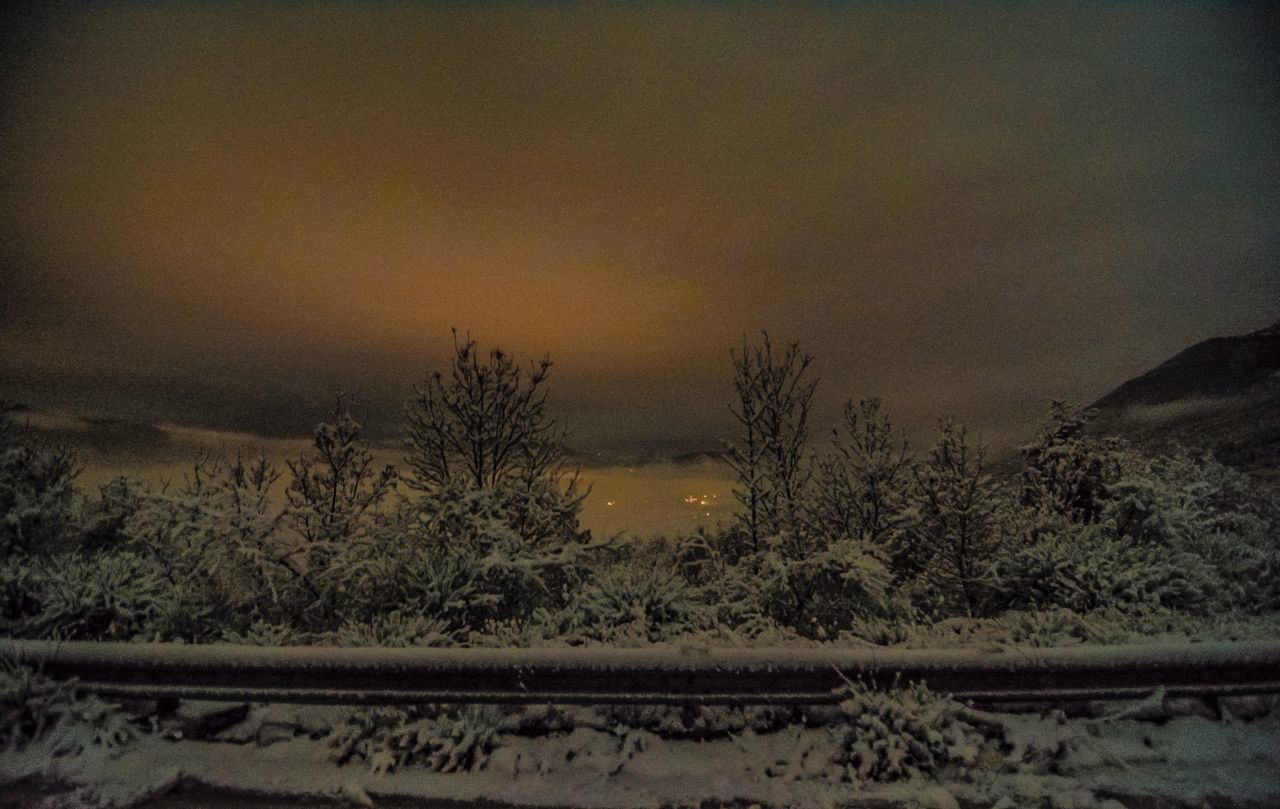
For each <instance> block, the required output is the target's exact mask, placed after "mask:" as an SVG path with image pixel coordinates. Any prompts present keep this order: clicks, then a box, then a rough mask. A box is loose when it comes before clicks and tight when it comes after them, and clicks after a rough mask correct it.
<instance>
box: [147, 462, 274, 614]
mask: <svg viewBox="0 0 1280 809" xmlns="http://www.w3.org/2000/svg"><path fill="white" fill-rule="evenodd" d="M279 478H280V472H279V471H278V470H277V469H276V468H275V466H274V464H272V462H271V461H270V460H269V459H267V458H266V457H265V456H263V455H261V454H248V455H246V454H244V453H239V454H237V455H235V456H227V455H225V454H222V453H209V454H206V455H204V456H202V457H201V458H200V459H198V460H197V461H196V462H195V463H194V464H193V465H192V467H191V471H190V473H189V475H188V476H187V478H186V480H185V482H184V484H183V485H181V486H179V487H178V488H177V489H176V490H170V488H169V487H165V489H163V490H162V491H160V492H157V493H154V494H151V495H150V496H148V497H146V498H144V502H143V504H142V505H141V507H140V508H139V509H138V510H137V512H135V513H134V514H133V515H132V516H130V517H129V518H128V520H127V521H126V523H125V528H124V533H125V535H126V537H127V538H128V544H129V546H130V547H131V549H136V550H139V551H141V552H143V553H144V554H145V555H146V556H147V557H148V558H149V559H150V560H151V562H152V564H154V565H155V566H156V568H157V569H158V570H159V572H160V575H161V576H163V578H164V579H166V580H167V581H168V582H169V584H170V587H171V588H172V592H173V593H175V594H176V596H177V597H178V598H179V599H180V600H184V601H185V602H187V603H188V604H190V605H191V606H192V607H193V608H194V607H196V606H201V605H202V606H204V607H207V612H208V613H209V614H212V615H217V616H220V617H225V618H229V619H231V620H232V621H233V623H234V622H238V623H245V624H246V625H247V623H248V622H251V621H252V620H253V619H254V618H258V617H263V614H264V613H279V612H280V611H282V610H285V609H286V608H287V604H286V602H287V596H288V593H287V592H286V590H285V587H286V586H287V585H288V583H289V582H290V580H291V578H292V577H290V576H289V575H288V573H289V571H288V561H287V560H288V559H289V557H290V555H291V553H292V549H291V548H287V547H283V546H282V544H281V542H280V535H279V532H278V530H277V528H278V526H279V523H280V514H279V512H278V510H277V509H276V508H275V507H274V505H273V502H272V498H271V489H272V487H273V486H274V485H275V484H276V482H277V481H278V480H279ZM186 629H187V630H188V631H190V632H197V631H202V628H201V627H187V628H186Z"/></svg>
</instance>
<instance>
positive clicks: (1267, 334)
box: [1091, 324, 1280, 485]
mask: <svg viewBox="0 0 1280 809" xmlns="http://www.w3.org/2000/svg"><path fill="white" fill-rule="evenodd" d="M1091 410H1092V412H1093V420H1092V421H1093V429H1094V430H1095V431H1097V432H1101V433H1108V434H1113V435H1119V436H1122V437H1124V438H1127V439H1129V440H1130V441H1133V442H1134V443H1136V444H1139V445H1145V446H1152V447H1154V446H1160V445H1165V444H1168V443H1170V442H1176V443H1179V444H1182V445H1184V446H1189V447H1193V448H1197V449H1208V450H1211V451H1212V452H1213V453H1214V454H1215V455H1216V456H1217V457H1218V459H1219V460H1221V461H1223V462H1224V463H1228V464H1230V465H1232V466H1236V467H1239V468H1240V469H1243V470H1244V471H1246V472H1249V473H1250V474H1252V475H1254V476H1255V477H1257V478H1259V479H1260V480H1264V481H1267V482H1269V483H1275V484H1277V485H1280V324H1276V325H1274V326H1270V327H1268V328H1265V329H1261V330H1259V331H1256V332H1252V333H1250V334H1244V335H1239V336H1236V337H1215V338H1212V339H1210V340H1205V341H1204V342H1201V343H1197V344H1196V345H1193V346H1191V347H1190V348H1188V349H1186V350H1185V351H1183V352H1181V353H1179V354H1178V355H1176V356H1174V357H1173V358H1171V359H1169V360H1168V361H1166V362H1164V363H1162V364H1161V365H1159V366H1157V367H1155V368H1153V369H1152V370H1150V371H1148V372H1147V373H1145V374H1142V375H1141V376H1138V377H1135V378H1133V379H1131V380H1129V381H1128V382H1125V383H1124V384H1122V385H1120V386H1119V387H1118V388H1116V389H1115V390H1113V391H1111V392H1110V393H1108V394H1107V395H1106V396H1103V397H1102V398H1101V399H1099V400H1098V401H1097V402H1095V403H1094V404H1093V406H1092V408H1091Z"/></svg>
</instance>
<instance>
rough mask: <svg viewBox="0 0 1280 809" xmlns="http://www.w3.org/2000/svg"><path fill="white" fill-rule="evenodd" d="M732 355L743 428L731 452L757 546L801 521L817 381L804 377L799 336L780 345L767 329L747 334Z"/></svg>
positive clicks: (736, 408)
mask: <svg viewBox="0 0 1280 809" xmlns="http://www.w3.org/2000/svg"><path fill="white" fill-rule="evenodd" d="M731 356H732V358H733V366H734V389H735V391H736V393H737V398H736V400H735V401H734V403H733V404H732V405H731V406H730V410H731V411H732V412H733V415H734V418H735V419H737V421H738V424H739V430H740V432H739V437H738V439H737V440H736V441H733V442H731V443H729V444H728V446H727V450H728V452H727V460H728V463H729V466H730V467H731V468H732V469H733V471H734V472H735V473H736V474H737V477H738V486H737V488H736V489H734V496H735V497H736V498H737V499H738V501H739V502H740V503H741V504H742V507H743V511H742V513H741V514H740V517H739V521H740V524H741V526H740V527H741V528H742V530H743V531H744V533H745V534H746V536H747V538H748V540H749V542H750V545H751V550H752V551H757V550H759V549H760V548H761V545H762V543H763V541H764V540H765V539H767V538H770V537H773V536H776V535H778V534H780V533H782V532H783V531H785V530H792V529H794V528H795V527H796V526H797V525H798V524H799V519H798V518H799V510H800V506H801V498H802V496H803V493H804V489H805V486H806V484H807V481H808V477H809V471H808V469H807V467H806V466H805V463H804V459H805V458H804V453H805V445H806V442H807V441H808V437H809V423H808V422H809V407H810V404H811V403H812V401H813V393H814V390H815V388H816V387H817V384H818V383H817V380H815V379H808V378H807V375H808V371H809V366H810V364H811V363H812V362H813V357H812V356H810V355H809V354H804V353H801V351H800V347H799V344H798V343H794V342H793V343H791V344H789V345H788V346H787V347H786V348H785V349H784V350H782V351H780V352H775V351H774V348H773V343H772V341H771V340H770V338H769V333H768V332H762V334H761V341H760V344H759V345H755V346H752V345H748V344H747V341H746V339H745V338H743V343H742V350H741V351H740V352H739V351H736V350H735V351H733V352H731Z"/></svg>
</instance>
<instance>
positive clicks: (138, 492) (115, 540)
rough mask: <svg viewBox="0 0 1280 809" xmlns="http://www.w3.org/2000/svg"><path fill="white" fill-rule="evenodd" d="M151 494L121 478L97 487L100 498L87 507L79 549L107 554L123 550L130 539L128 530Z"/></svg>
mask: <svg viewBox="0 0 1280 809" xmlns="http://www.w3.org/2000/svg"><path fill="white" fill-rule="evenodd" d="M147 494H148V489H147V486H146V485H145V484H142V483H139V482H138V481H134V480H130V479H129V478H126V477H118V478H115V479H113V480H110V481H108V482H106V483H104V484H102V485H101V486H99V487H98V497H97V499H95V500H92V501H91V502H88V503H86V504H85V505H84V514H83V516H82V518H81V522H82V525H81V534H80V547H81V548H82V549H84V550H87V551H107V550H111V549H113V548H119V547H122V546H123V545H124V544H125V543H126V542H127V541H128V537H127V535H126V532H125V526H126V524H127V523H128V521H129V519H130V518H131V517H132V516H133V515H134V514H136V513H137V512H138V509H140V508H141V507H142V503H143V500H144V498H145V497H146V496H147Z"/></svg>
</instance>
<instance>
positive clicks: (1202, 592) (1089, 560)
mask: <svg viewBox="0 0 1280 809" xmlns="http://www.w3.org/2000/svg"><path fill="white" fill-rule="evenodd" d="M1001 579H1002V584H1003V588H1002V593H1001V597H1000V598H1001V601H1002V602H1003V603H1004V604H1006V605H1008V606H1012V607H1024V608H1036V607H1042V608H1043V607H1061V608H1064V609H1068V610H1072V611H1074V612H1077V613H1088V612H1092V611H1094V610H1098V609H1102V608H1116V609H1121V610H1137V611H1144V610H1152V609H1158V608H1166V609H1174V610H1180V611H1183V612H1188V613H1200V612H1203V611H1205V610H1207V609H1209V608H1210V607H1211V606H1212V605H1213V603H1214V602H1215V600H1217V599H1222V595H1221V594H1222V588H1223V587H1224V586H1227V584H1228V583H1227V582H1224V581H1223V579H1222V577H1221V576H1220V575H1219V574H1218V572H1217V571H1216V570H1214V569H1213V567H1212V566H1210V565H1209V564H1207V563H1206V561H1205V559H1204V558H1203V557H1200V556H1198V555H1196V554H1193V553H1190V552H1188V551H1183V550H1178V549H1173V548H1155V547H1151V546H1147V545H1143V544H1141V543H1138V542H1135V541H1134V540H1132V539H1129V538H1125V537H1116V536H1114V535H1113V534H1112V533H1111V532H1110V530H1109V528H1108V526H1107V525H1106V524H1105V523H1095V524H1093V525H1088V526H1083V525H1078V524H1063V525H1061V526H1059V530H1057V531H1047V532H1042V533H1040V534H1038V535H1037V536H1036V537H1035V538H1034V540H1032V541H1029V542H1027V543H1026V544H1025V545H1023V546H1022V547H1020V548H1019V549H1017V550H1016V551H1014V552H1013V553H1011V554H1010V555H1009V556H1008V557H1007V558H1006V559H1005V560H1004V561H1003V562H1002V564H1001ZM1222 600H1225V599H1222Z"/></svg>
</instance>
